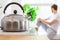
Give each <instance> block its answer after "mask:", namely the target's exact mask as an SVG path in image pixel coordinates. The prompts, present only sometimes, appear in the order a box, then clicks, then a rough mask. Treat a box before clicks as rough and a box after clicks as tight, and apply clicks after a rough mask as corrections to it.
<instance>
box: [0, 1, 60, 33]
mask: <svg viewBox="0 0 60 40" xmlns="http://www.w3.org/2000/svg"><path fill="white" fill-rule="evenodd" d="M10 2H18V3H20V4H21V5H22V6H23V5H24V4H30V6H31V7H35V6H38V7H39V10H38V11H37V18H39V17H40V18H42V19H46V18H48V17H49V16H50V15H51V5H53V4H57V5H58V13H60V12H59V11H60V5H59V4H60V0H0V26H1V19H2V18H3V17H4V16H6V15H9V14H13V10H14V9H16V10H17V11H18V14H20V15H21V14H22V13H23V12H22V10H21V9H20V8H19V6H17V5H11V6H9V7H8V8H7V10H6V14H3V10H4V8H5V6H6V5H7V4H8V3H10ZM37 18H36V20H35V21H33V22H32V23H31V24H30V26H32V27H34V26H35V24H36V21H37ZM40 30H42V29H41V28H40ZM58 30H59V29H58ZM59 33H60V32H59V31H58V34H59Z"/></svg>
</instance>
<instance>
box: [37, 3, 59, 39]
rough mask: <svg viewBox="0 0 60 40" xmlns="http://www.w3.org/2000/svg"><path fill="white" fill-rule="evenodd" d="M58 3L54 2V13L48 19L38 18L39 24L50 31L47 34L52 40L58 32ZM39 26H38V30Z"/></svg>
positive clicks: (52, 9) (52, 7) (52, 8)
mask: <svg viewBox="0 0 60 40" xmlns="http://www.w3.org/2000/svg"><path fill="white" fill-rule="evenodd" d="M57 9H58V7H57V5H56V4H53V5H52V6H51V11H52V15H51V16H50V17H49V18H47V19H41V18H38V20H37V26H38V28H39V26H42V27H43V29H44V30H45V31H46V32H47V33H48V34H47V36H48V38H49V39H50V40H52V39H53V37H55V36H56V34H57V28H58V13H57ZM38 28H36V29H37V30H38Z"/></svg>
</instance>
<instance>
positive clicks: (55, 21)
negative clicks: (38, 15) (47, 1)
mask: <svg viewBox="0 0 60 40" xmlns="http://www.w3.org/2000/svg"><path fill="white" fill-rule="evenodd" d="M40 21H41V22H43V23H45V24H49V25H52V24H55V23H57V20H53V21H51V22H48V21H47V20H44V19H40Z"/></svg>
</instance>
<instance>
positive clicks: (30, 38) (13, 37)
mask: <svg viewBox="0 0 60 40" xmlns="http://www.w3.org/2000/svg"><path fill="white" fill-rule="evenodd" d="M0 40H49V39H48V38H47V36H46V35H40V36H39V35H36V34H30V33H28V32H3V31H2V30H0Z"/></svg>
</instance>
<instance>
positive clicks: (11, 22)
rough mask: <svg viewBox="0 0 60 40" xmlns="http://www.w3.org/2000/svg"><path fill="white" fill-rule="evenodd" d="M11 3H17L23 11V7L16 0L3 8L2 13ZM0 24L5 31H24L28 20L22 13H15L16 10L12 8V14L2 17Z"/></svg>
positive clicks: (27, 25)
mask: <svg viewBox="0 0 60 40" xmlns="http://www.w3.org/2000/svg"><path fill="white" fill-rule="evenodd" d="M11 4H16V5H18V6H19V7H20V8H21V9H22V11H23V13H24V10H23V7H22V6H21V5H20V4H19V3H16V2H12V3H9V4H8V5H7V6H6V7H5V9H4V11H3V12H4V13H5V10H6V8H7V7H8V6H9V5H11ZM1 26H2V30H3V31H5V32H24V31H27V30H28V27H29V21H28V19H26V18H25V17H24V16H23V15H19V14H17V10H14V14H10V15H7V16H4V17H3V18H2V20H1Z"/></svg>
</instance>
